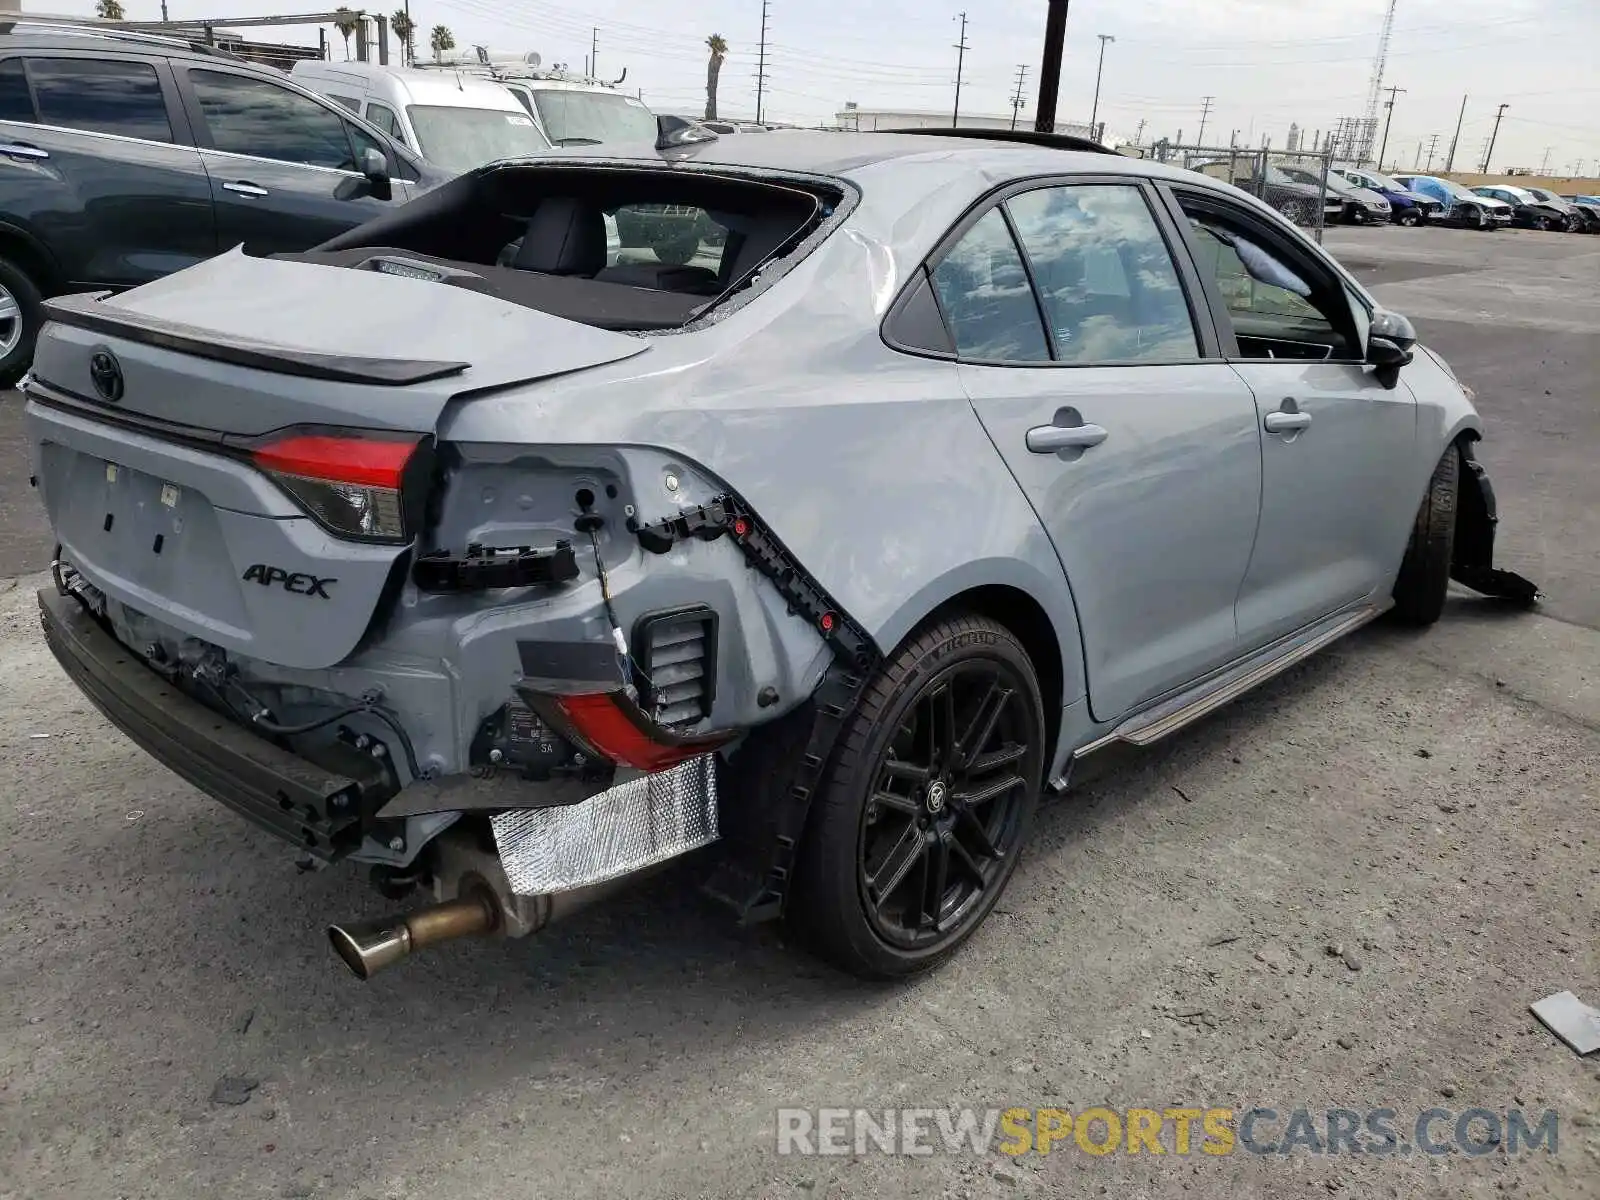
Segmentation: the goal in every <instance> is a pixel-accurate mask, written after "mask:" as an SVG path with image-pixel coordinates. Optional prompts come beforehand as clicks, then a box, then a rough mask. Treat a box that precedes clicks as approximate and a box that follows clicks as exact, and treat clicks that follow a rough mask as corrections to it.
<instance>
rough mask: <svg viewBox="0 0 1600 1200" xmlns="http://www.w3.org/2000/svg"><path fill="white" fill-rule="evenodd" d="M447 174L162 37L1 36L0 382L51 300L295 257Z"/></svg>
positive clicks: (298, 93)
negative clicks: (240, 256) (229, 260)
mask: <svg viewBox="0 0 1600 1200" xmlns="http://www.w3.org/2000/svg"><path fill="white" fill-rule="evenodd" d="M444 178H445V177H444V176H442V175H440V174H439V173H438V172H436V171H434V170H433V169H431V168H429V167H428V166H427V165H426V164H424V163H423V162H422V161H421V160H420V159H418V158H417V157H416V156H415V155H412V154H410V153H409V152H408V151H406V150H405V149H404V148H403V147H400V146H398V145H396V144H395V143H394V142H393V141H392V140H391V139H389V138H388V137H386V136H385V135H384V134H382V133H380V132H379V131H377V130H376V129H373V128H372V127H371V126H370V125H367V124H366V123H365V122H363V121H361V120H359V119H358V118H356V117H354V116H353V115H352V114H348V113H345V112H343V111H342V110H340V109H338V108H336V107H335V106H333V105H331V104H329V103H328V102H327V101H326V100H323V99H321V98H319V97H316V96H313V95H312V94H311V93H309V92H307V91H304V90H303V89H302V88H300V87H299V86H298V85H296V84H295V83H293V82H291V81H290V80H289V78H288V77H287V76H285V75H284V74H283V73H282V72H279V71H275V70H272V69H271V68H265V67H260V66H255V65H253V64H250V63H245V62H241V61H239V60H238V59H235V58H234V57H233V56H231V55H226V54H222V53H220V52H217V51H213V50H207V49H206V48H205V47H203V46H195V47H191V46H189V45H188V44H186V43H183V42H180V41H177V40H175V39H171V38H162V37H153V36H149V35H141V34H134V33H123V32H111V31H108V30H105V29H77V28H73V27H63V26H56V25H49V26H46V25H40V24H37V23H33V24H30V23H28V22H26V21H17V22H15V23H8V27H7V29H6V31H4V32H0V385H3V386H6V387H9V386H11V385H12V384H13V383H15V382H16V381H17V379H18V378H19V377H20V376H21V375H22V374H23V372H24V371H26V370H27V368H28V364H29V362H30V361H31V360H32V357H33V348H34V340H35V338H36V337H37V335H38V332H39V328H40V326H41V324H42V323H43V319H44V316H43V311H44V310H43V302H44V300H45V299H46V298H48V297H50V296H57V295H62V294H64V293H67V292H81V291H87V290H91V289H109V290H117V289H122V288H129V287H135V286H137V285H139V284H143V283H148V282H149V281H151V280H153V279H157V278H159V277H161V276H163V275H166V274H168V273H169V272H171V271H176V270H179V269H181V268H183V267H187V266H190V265H192V264H194V263H197V262H199V261H201V260H202V259H205V258H209V257H210V256H211V255H213V254H215V253H217V252H218V251H219V250H225V249H227V248H228V247H230V246H237V245H240V244H241V243H243V244H244V245H245V246H246V247H247V248H248V249H249V250H250V251H251V252H252V253H261V254H271V253H276V252H278V251H285V250H304V249H305V248H306V247H308V246H312V245H315V244H316V243H318V242H322V241H326V240H327V239H328V238H330V237H332V236H333V235H334V234H336V233H341V232H343V231H344V230H346V229H349V228H350V227H351V226H353V225H359V224H361V223H362V222H364V221H367V220H370V219H371V218H372V217H374V216H377V215H378V214H380V213H383V212H385V211H387V210H389V209H390V208H391V207H393V206H394V205H395V204H397V203H402V202H404V201H405V200H407V199H408V198H410V197H412V196H414V195H416V194H418V193H419V192H420V191H422V190H424V189H426V188H428V187H431V186H433V185H434V184H437V183H439V182H442V181H443V179H444Z"/></svg>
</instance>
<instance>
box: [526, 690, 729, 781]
mask: <svg viewBox="0 0 1600 1200" xmlns="http://www.w3.org/2000/svg"><path fill="white" fill-rule="evenodd" d="M553 699H554V700H555V702H556V706H557V707H558V708H560V709H561V712H562V714H563V715H564V716H565V717H566V718H567V720H568V721H570V722H572V727H573V729H574V730H575V731H576V732H577V733H578V734H579V735H580V736H581V737H582V738H583V740H584V741H586V742H588V743H589V744H590V745H591V746H593V747H594V748H595V749H596V750H598V751H599V752H600V753H601V754H603V755H605V756H606V757H607V758H609V759H610V760H611V761H612V762H615V763H621V764H624V765H626V766H630V767H637V768H638V769H639V770H641V771H664V770H666V769H667V768H668V767H675V766H677V765H678V764H679V763H682V762H687V761H688V760H689V759H691V758H697V757H699V756H700V755H702V754H706V753H709V752H710V751H712V750H714V749H716V748H717V746H719V745H720V744H721V743H722V742H724V741H726V740H727V739H726V738H718V739H716V740H714V741H709V742H705V741H701V742H658V741H655V740H653V739H652V738H651V737H650V735H649V734H648V733H646V732H645V731H644V730H643V729H641V728H640V727H639V725H638V724H637V723H636V722H635V721H634V720H633V719H632V718H630V717H629V715H628V714H627V713H626V712H624V711H623V710H622V707H621V705H620V704H619V703H618V701H617V698H616V694H615V693H613V692H607V693H603V694H600V695H589V696H556V697H553Z"/></svg>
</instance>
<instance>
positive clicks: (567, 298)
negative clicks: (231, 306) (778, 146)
mask: <svg viewBox="0 0 1600 1200" xmlns="http://www.w3.org/2000/svg"><path fill="white" fill-rule="evenodd" d="M843 199H844V193H843V190H842V187H830V186H828V185H826V184H824V183H819V182H817V181H814V180H805V181H798V180H794V181H791V180H782V181H774V180H769V179H764V178H762V179H756V178H751V177H748V176H742V175H736V174H732V173H728V172H712V171H705V170H692V171H691V170H686V169H684V168H682V167H676V168H673V167H666V166H663V167H661V168H651V167H638V166H584V167H571V166H566V165H564V164H562V165H547V164H526V163H523V164H515V165H494V166H490V167H486V168H484V169H482V170H480V171H476V172H473V173H472V174H469V175H464V176H462V177H461V178H459V179H456V180H454V181H453V182H451V183H449V184H446V185H445V186H444V187H441V188H439V189H438V190H436V191H434V192H430V193H429V194H428V195H426V196H423V197H422V198H421V199H418V200H416V201H413V202H412V203H410V204H408V205H406V206H405V207H403V208H401V209H399V210H397V211H396V212H394V213H392V214H390V215H387V216H383V217H380V218H378V219H377V220H375V221H371V222H368V223H367V224H365V225H362V226H359V227H358V228H356V229H353V230H351V231H350V232H348V233H345V234H343V235H341V236H339V237H337V238H334V239H333V240H332V241H329V242H325V243H324V244H323V245H321V246H318V247H316V248H315V249H313V250H309V251H305V252H303V253H299V254H283V255H278V256H277V257H279V258H287V259H292V260H295V261H300V262H309V263H320V264H323V265H327V266H337V267H346V268H350V269H354V270H368V271H379V272H383V273H388V274H396V275H404V276H408V277H411V278H418V279H427V280H431V281H433V282H437V283H440V284H442V285H446V286H454V287H463V288H467V289H470V290H472V291H478V292H486V293H488V294H490V295H494V296H498V297H500V298H501V299H504V300H508V301H510V302H512V303H514V304H521V305H525V306H526V307H528V308H533V309H537V310H539V311H540V312H546V313H550V314H551V315H553V316H558V317H564V318H566V319H568V320H572V321H579V322H582V323H583V324H586V325H593V326H595V327H597V328H600V329H611V330H621V331H638V332H645V331H660V330H671V329H678V328H681V327H683V326H684V325H687V324H689V323H690V322H691V321H693V320H695V319H697V318H698V317H701V316H703V315H705V314H706V313H707V312H709V311H710V310H711V309H712V308H714V307H716V306H718V305H720V304H724V303H727V302H729V301H730V300H731V299H732V298H734V297H736V296H738V295H739V294H741V293H742V292H744V291H745V290H747V289H748V288H749V287H750V286H751V285H752V284H753V283H754V282H755V280H756V278H757V277H758V275H760V274H763V273H770V272H769V268H770V267H771V266H772V265H773V264H774V263H778V262H782V261H783V260H785V259H786V258H787V257H788V256H790V255H792V254H793V253H794V252H795V251H796V249H797V248H798V247H799V246H800V245H801V244H802V243H803V242H805V240H806V238H807V235H809V234H810V233H811V232H812V231H813V230H815V229H816V228H817V226H818V225H819V224H820V223H821V222H822V221H824V220H825V219H826V218H827V217H828V216H829V215H831V214H832V213H833V212H834V211H835V210H836V208H837V207H838V205H839V204H840V202H841V201H842V200H843Z"/></svg>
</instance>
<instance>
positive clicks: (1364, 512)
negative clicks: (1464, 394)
mask: <svg viewBox="0 0 1600 1200" xmlns="http://www.w3.org/2000/svg"><path fill="white" fill-rule="evenodd" d="M1173 195H1174V200H1175V203H1176V204H1177V205H1178V206H1180V211H1181V213H1182V215H1183V216H1184V217H1185V222H1184V225H1183V226H1182V228H1183V232H1184V234H1185V236H1186V237H1187V238H1188V240H1189V243H1190V245H1191V247H1192V252H1193V255H1194V258H1195V262H1196V264H1197V265H1198V267H1199V269H1200V274H1201V276H1202V277H1203V279H1204V281H1205V285H1206V290H1207V293H1208V295H1209V297H1210V300H1211V304H1212V306H1213V310H1214V313H1215V320H1216V323H1217V326H1218V328H1219V332H1220V333H1221V334H1222V342H1223V348H1224V351H1225V353H1226V354H1227V356H1228V358H1229V360H1230V361H1231V362H1232V364H1233V368H1234V370H1236V371H1237V372H1238V373H1239V376H1240V378H1242V379H1243V380H1244V381H1245V382H1246V383H1247V384H1249V386H1250V390H1251V392H1252V393H1253V394H1254V396H1255V407H1256V416H1257V419H1258V420H1259V421H1260V423H1261V525H1260V531H1259V533H1258V534H1257V536H1256V545H1255V551H1254V553H1253V554H1252V556H1251V558H1250V569H1249V572H1248V573H1247V574H1246V576H1245V579H1244V586H1243V587H1242V588H1241V589H1240V591H1239V606H1238V619H1239V635H1240V638H1241V640H1242V642H1243V648H1244V649H1246V650H1249V649H1254V648H1256V647H1259V646H1262V645H1265V644H1267V643H1269V642H1272V641H1274V640H1276V639H1277V638H1279V637H1282V636H1284V635H1285V634H1289V633H1292V632H1294V631H1295V630H1297V629H1300V628H1302V627H1303V626H1306V625H1309V624H1311V623H1312V622H1314V621H1316V620H1317V619H1318V618H1320V617H1323V616H1327V615H1328V614H1330V613H1333V612H1335V611H1337V610H1339V609H1341V608H1344V607H1346V606H1348V605H1350V604H1353V603H1354V602H1356V601H1358V600H1361V599H1362V598H1363V597H1366V596H1368V595H1369V594H1371V593H1373V592H1374V591H1375V590H1376V589H1378V588H1380V587H1381V586H1383V585H1384V584H1385V583H1386V581H1388V580H1389V579H1391V578H1392V577H1393V575H1394V572H1395V570H1396V568H1397V567H1398V566H1399V564H1400V558H1401V555H1402V554H1403V553H1404V551H1405V545H1406V538H1407V536H1408V534H1409V533H1410V529H1411V518H1412V516H1413V515H1414V512H1415V508H1416V505H1417V501H1418V499H1419V497H1418V495H1417V486H1416V479H1415V470H1414V467H1413V463H1414V457H1413V456H1414V453H1415V446H1416V437H1417V430H1416V423H1417V412H1416V400H1415V398H1414V397H1413V396H1412V394H1411V390H1410V388H1408V387H1407V386H1406V384H1405V381H1404V378H1403V377H1402V379H1401V381H1400V383H1399V385H1398V386H1396V387H1394V388H1392V389H1390V388H1385V387H1384V386H1383V385H1382V384H1381V383H1379V382H1378V380H1377V379H1376V378H1375V377H1374V374H1373V372H1372V369H1371V368H1369V367H1368V366H1367V365H1366V342H1367V332H1368V327H1369V325H1370V321H1371V314H1370V312H1368V310H1367V309H1366V307H1365V306H1364V304H1363V303H1362V302H1361V301H1360V300H1359V298H1357V297H1356V296H1355V295H1354V294H1353V293H1352V292H1351V291H1350V290H1349V289H1348V288H1347V287H1346V286H1345V284H1344V282H1343V281H1342V280H1341V279H1340V277H1339V275H1338V273H1337V272H1336V271H1335V270H1334V269H1333V268H1332V267H1331V266H1330V265H1329V264H1328V263H1326V262H1325V261H1323V260H1322V259H1321V258H1320V256H1319V255H1318V254H1317V253H1316V252H1315V251H1314V250H1313V249H1312V248H1311V247H1310V245H1309V244H1308V243H1306V241H1305V240H1304V239H1303V238H1301V237H1299V236H1297V235H1296V234H1294V233H1292V232H1291V231H1289V230H1286V229H1283V228H1282V227H1281V226H1280V225H1279V224H1278V223H1277V222H1276V221H1273V220H1272V219H1271V218H1269V217H1266V216H1264V215H1262V214H1259V213H1257V212H1254V211H1252V210H1250V209H1248V208H1246V207H1245V206H1243V205H1240V204H1236V203H1234V202H1233V201H1232V200H1231V199H1229V198H1227V197H1224V196H1218V195H1216V194H1214V193H1200V192H1197V191H1189V190H1188V189H1182V188H1180V189H1174V192H1173ZM1247 263H1248V264H1249V265H1248V266H1247V265H1246V264H1247Z"/></svg>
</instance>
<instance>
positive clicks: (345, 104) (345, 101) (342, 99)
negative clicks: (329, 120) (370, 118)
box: [322, 92, 361, 113]
mask: <svg viewBox="0 0 1600 1200" xmlns="http://www.w3.org/2000/svg"><path fill="white" fill-rule="evenodd" d="M322 94H323V95H324V96H326V97H327V98H328V99H329V100H332V101H333V102H334V103H335V104H337V105H338V106H339V107H340V108H343V109H348V110H349V111H350V112H353V113H358V112H360V111H361V101H359V100H357V99H356V98H355V97H354V96H336V95H334V94H333V93H332V92H324V93H322Z"/></svg>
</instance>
